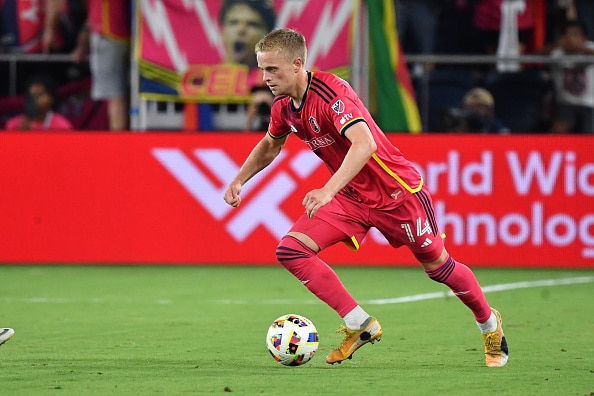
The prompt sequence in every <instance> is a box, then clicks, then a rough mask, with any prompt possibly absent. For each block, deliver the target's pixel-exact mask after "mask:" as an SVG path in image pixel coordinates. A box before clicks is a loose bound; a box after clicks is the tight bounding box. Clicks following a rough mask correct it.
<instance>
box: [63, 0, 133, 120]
mask: <svg viewBox="0 0 594 396" xmlns="http://www.w3.org/2000/svg"><path fill="white" fill-rule="evenodd" d="M130 12H131V3H130V0H88V2H87V14H88V23H87V25H86V27H85V29H83V30H82V31H81V33H80V35H79V39H78V45H77V47H76V49H75V50H74V52H73V57H74V59H75V61H81V60H82V59H83V58H84V56H85V55H86V54H89V62H90V67H91V75H92V79H93V83H92V87H91V97H92V98H93V99H94V100H107V103H108V117H109V129H110V130H112V131H121V130H126V129H128V124H129V106H128V93H129V90H128V81H129V76H130V62H129V53H130V34H131V23H132V21H131V16H130Z"/></svg>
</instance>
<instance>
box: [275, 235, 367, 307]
mask: <svg viewBox="0 0 594 396" xmlns="http://www.w3.org/2000/svg"><path fill="white" fill-rule="evenodd" d="M276 258H277V259H278V261H279V262H280V263H281V264H282V265H283V266H284V267H285V268H286V269H288V270H289V272H291V273H292V274H293V275H295V277H297V279H299V280H300V281H301V283H303V284H304V285H305V287H307V288H308V289H309V290H310V291H311V292H312V293H313V294H315V295H316V296H317V297H318V298H319V299H320V300H322V301H324V302H325V303H326V304H328V305H329V306H330V307H332V308H333V309H334V310H335V311H336V312H337V313H338V314H339V315H340V317H344V316H345V315H346V314H347V313H349V312H350V311H352V310H353V309H354V308H355V307H356V306H357V302H356V301H355V299H354V298H353V297H352V296H351V295H350V293H349V292H348V291H347V290H346V288H345V287H344V285H343V284H342V282H341V281H340V279H339V278H338V275H336V272H334V270H332V268H330V267H329V266H328V264H326V263H325V262H323V261H322V260H321V259H320V258H319V257H318V256H317V255H316V253H315V252H314V251H313V250H311V249H310V248H308V247H307V246H306V245H305V244H303V243H302V242H301V241H299V240H298V239H296V238H294V237H292V236H288V235H285V236H284V237H283V238H282V239H281V241H280V244H279V245H278V247H277V248H276Z"/></svg>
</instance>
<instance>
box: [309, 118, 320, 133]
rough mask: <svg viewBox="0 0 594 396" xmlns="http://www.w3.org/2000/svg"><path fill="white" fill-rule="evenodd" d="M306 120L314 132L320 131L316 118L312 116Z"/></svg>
mask: <svg viewBox="0 0 594 396" xmlns="http://www.w3.org/2000/svg"><path fill="white" fill-rule="evenodd" d="M308 121H309V125H310V126H311V129H313V131H314V132H315V133H320V126H319V125H318V121H316V119H315V118H313V117H309V120H308Z"/></svg>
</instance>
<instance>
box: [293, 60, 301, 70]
mask: <svg viewBox="0 0 594 396" xmlns="http://www.w3.org/2000/svg"><path fill="white" fill-rule="evenodd" d="M302 67H303V59H301V58H295V59H293V71H294V72H295V73H297V72H298V71H299V69H301V68H302Z"/></svg>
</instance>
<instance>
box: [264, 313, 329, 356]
mask: <svg viewBox="0 0 594 396" xmlns="http://www.w3.org/2000/svg"><path fill="white" fill-rule="evenodd" d="M318 345H319V338H318V331H317V330H316V327H315V326H314V324H313V323H312V321H311V320H309V319H307V318H306V317H305V316H302V315H297V314H287V315H283V316H281V317H279V318H278V319H276V320H275V321H274V322H272V324H271V325H270V327H269V328H268V334H267V335H266V346H267V347H268V351H269V352H270V354H271V355H272V357H273V358H274V360H276V361H277V362H279V363H280V364H283V365H285V366H300V365H302V364H305V363H307V362H309V361H310V360H311V358H312V357H313V356H314V355H315V353H316V351H317V350H318Z"/></svg>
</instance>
